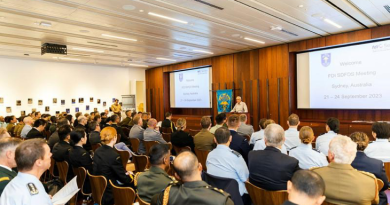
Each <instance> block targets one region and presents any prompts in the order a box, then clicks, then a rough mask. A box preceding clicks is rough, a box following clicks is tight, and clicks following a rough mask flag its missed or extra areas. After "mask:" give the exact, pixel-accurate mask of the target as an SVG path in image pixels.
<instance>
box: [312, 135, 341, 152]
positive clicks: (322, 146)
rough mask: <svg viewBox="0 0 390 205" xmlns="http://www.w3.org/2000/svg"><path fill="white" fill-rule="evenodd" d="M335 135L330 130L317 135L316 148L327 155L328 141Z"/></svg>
mask: <svg viewBox="0 0 390 205" xmlns="http://www.w3.org/2000/svg"><path fill="white" fill-rule="evenodd" d="M336 136H337V133H335V132H333V131H332V130H330V131H329V132H328V133H325V134H323V135H321V136H319V137H318V138H317V140H316V149H317V150H319V151H320V152H321V153H322V154H324V155H325V156H328V151H329V143H330V141H331V140H332V139H333V138H334V137H336Z"/></svg>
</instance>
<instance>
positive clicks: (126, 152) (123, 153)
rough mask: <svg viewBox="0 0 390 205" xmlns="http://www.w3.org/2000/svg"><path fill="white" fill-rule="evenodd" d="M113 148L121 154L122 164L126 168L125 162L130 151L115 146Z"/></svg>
mask: <svg viewBox="0 0 390 205" xmlns="http://www.w3.org/2000/svg"><path fill="white" fill-rule="evenodd" d="M115 150H116V152H118V154H119V156H121V161H122V165H123V167H124V168H125V170H126V166H127V162H128V161H129V158H130V153H129V152H128V151H123V150H118V149H117V148H116V147H115Z"/></svg>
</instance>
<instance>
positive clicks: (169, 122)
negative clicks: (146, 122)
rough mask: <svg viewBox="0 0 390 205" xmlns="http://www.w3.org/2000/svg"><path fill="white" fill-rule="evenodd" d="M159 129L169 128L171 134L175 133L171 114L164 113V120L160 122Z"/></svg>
mask: <svg viewBox="0 0 390 205" xmlns="http://www.w3.org/2000/svg"><path fill="white" fill-rule="evenodd" d="M161 127H165V128H171V130H172V133H173V132H176V127H175V124H174V123H173V122H172V113H170V112H166V113H165V119H164V120H163V121H162V122H161Z"/></svg>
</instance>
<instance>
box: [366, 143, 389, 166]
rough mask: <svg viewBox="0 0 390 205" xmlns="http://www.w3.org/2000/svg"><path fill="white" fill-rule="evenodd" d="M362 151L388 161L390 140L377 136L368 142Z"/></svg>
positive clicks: (372, 156)
mask: <svg viewBox="0 0 390 205" xmlns="http://www.w3.org/2000/svg"><path fill="white" fill-rule="evenodd" d="M364 153H366V155H367V156H368V157H371V158H375V159H379V160H382V161H383V162H390V142H389V140H388V139H379V138H377V139H376V140H375V141H374V142H372V143H370V144H368V146H367V148H366V149H365V150H364Z"/></svg>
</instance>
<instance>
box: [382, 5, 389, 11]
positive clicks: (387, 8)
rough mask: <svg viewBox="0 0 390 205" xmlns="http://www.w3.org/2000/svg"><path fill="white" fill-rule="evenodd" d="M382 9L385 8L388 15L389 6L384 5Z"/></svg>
mask: <svg viewBox="0 0 390 205" xmlns="http://www.w3.org/2000/svg"><path fill="white" fill-rule="evenodd" d="M383 7H385V9H386V11H387V12H389V13H390V6H389V5H384V6H383Z"/></svg>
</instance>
